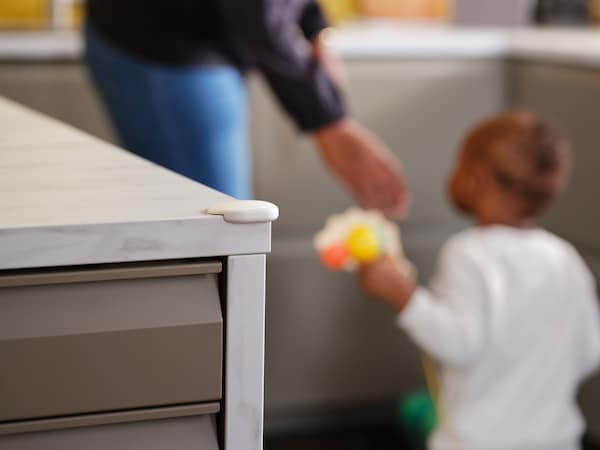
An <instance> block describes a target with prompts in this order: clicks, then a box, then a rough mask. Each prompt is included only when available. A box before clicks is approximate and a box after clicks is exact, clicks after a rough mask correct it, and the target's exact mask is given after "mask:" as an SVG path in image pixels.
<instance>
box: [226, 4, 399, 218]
mask: <svg viewBox="0 0 600 450" xmlns="http://www.w3.org/2000/svg"><path fill="white" fill-rule="evenodd" d="M219 4H220V5H221V8H222V11H223V13H224V17H225V20H226V23H227V25H228V28H229V31H230V33H232V35H233V39H235V41H236V45H237V46H238V47H239V48H241V49H242V50H243V51H244V53H245V54H246V55H248V56H249V58H250V60H251V62H252V63H253V64H254V65H256V66H257V67H258V68H259V69H260V71H261V72H262V73H263V74H264V76H265V78H266V79H267V81H268V83H269V84H270V86H271V89H272V90H273V92H274V93H275V94H276V96H277V98H278V100H279V102H280V103H281V105H282V106H283V107H284V109H285V110H287V112H288V113H289V114H290V116H291V117H292V118H293V119H294V120H295V122H296V123H297V125H298V126H299V127H300V129H302V130H304V131H307V132H312V134H313V136H314V138H315V142H316V144H317V146H318V148H319V150H320V154H321V157H322V159H323V161H324V162H325V163H326V165H327V166H328V167H329V169H330V170H331V171H332V172H333V173H334V174H335V175H336V176H337V177H338V179H340V181H341V182H342V183H343V184H344V185H345V186H346V187H347V188H348V189H349V190H350V191H351V192H352V193H353V194H354V196H355V197H356V199H357V200H358V202H359V203H360V204H361V205H362V206H363V207H365V208H369V209H379V210H381V211H383V212H384V213H385V214H387V215H388V216H391V217H403V216H404V215H405V214H406V211H407V209H408V206H409V204H410V194H409V192H408V189H407V187H406V184H405V181H404V177H403V175H402V170H401V166H400V163H399V162H398V161H397V159H396V158H395V157H394V156H393V155H392V153H391V152H390V151H389V149H388V148H387V147H386V146H385V144H383V142H381V141H380V140H379V139H377V137H376V136H374V135H373V134H372V133H370V132H369V131H368V130H366V129H365V128H363V127H362V126H360V125H359V124H357V123H355V122H354V121H352V120H350V119H347V118H346V111H345V108H344V102H343V98H342V93H341V91H340V89H339V87H338V86H337V84H336V82H335V81H333V78H332V76H330V74H329V73H328V71H327V69H326V64H321V62H320V61H319V57H318V52H317V54H315V51H314V47H313V45H311V43H310V42H309V40H308V39H307V36H311V35H312V33H313V32H314V31H315V30H318V29H319V27H320V26H321V25H319V24H318V23H317V22H318V19H316V18H317V17H318V16H317V15H318V14H321V12H320V10H315V9H314V8H315V5H316V4H315V3H314V0H220V2H219ZM311 17H312V18H311ZM315 24H316V25H315ZM301 26H302V29H301V28H300V27H301ZM313 41H314V39H313Z"/></svg>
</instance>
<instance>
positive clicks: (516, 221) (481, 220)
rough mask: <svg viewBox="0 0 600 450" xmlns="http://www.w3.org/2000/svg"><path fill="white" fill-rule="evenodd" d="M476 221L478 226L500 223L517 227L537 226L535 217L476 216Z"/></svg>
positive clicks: (529, 227)
mask: <svg viewBox="0 0 600 450" xmlns="http://www.w3.org/2000/svg"><path fill="white" fill-rule="evenodd" d="M476 222H477V224H478V225H479V226H480V227H491V226H494V225H502V226H505V227H512V228H519V229H523V230H526V229H531V228H535V227H536V226H537V220H535V219H531V218H529V219H523V218H509V217H502V218H500V217H495V218H492V217H483V216H477V217H476Z"/></svg>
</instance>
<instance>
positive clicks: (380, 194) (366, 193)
mask: <svg viewBox="0 0 600 450" xmlns="http://www.w3.org/2000/svg"><path fill="white" fill-rule="evenodd" d="M314 137H315V140H316V143H317V146H318V148H319V149H320V154H321V157H322V158H323V160H324V161H325V163H326V164H327V166H328V167H329V169H330V170H331V171H332V172H333V173H334V174H335V175H336V176H337V177H338V178H339V179H340V180H341V181H342V183H343V184H344V185H346V186H347V187H348V188H349V189H350V190H351V191H352V193H353V194H354V196H355V197H356V199H357V201H358V202H359V203H360V204H361V205H362V206H363V207H364V208H368V209H378V210H380V211H382V212H383V213H384V214H385V215H387V216H388V217H392V218H396V219H401V218H404V217H405V216H406V213H407V212H408V208H409V206H410V203H411V195H410V192H409V191H408V188H407V185H406V181H405V179H404V175H403V173H402V166H401V165H400V162H399V161H398V160H397V159H396V158H395V157H394V155H393V154H392V153H391V152H390V151H389V150H388V149H387V147H386V146H385V144H383V143H382V142H381V141H380V140H379V139H377V137H376V136H374V135H373V134H372V133H370V132H369V131H368V130H366V129H365V128H363V127H362V126H360V125H359V124H357V123H356V122H354V121H352V120H350V119H342V120H340V121H338V122H336V123H334V124H331V125H329V126H326V127H324V128H321V129H319V130H317V131H316V132H315V133H314Z"/></svg>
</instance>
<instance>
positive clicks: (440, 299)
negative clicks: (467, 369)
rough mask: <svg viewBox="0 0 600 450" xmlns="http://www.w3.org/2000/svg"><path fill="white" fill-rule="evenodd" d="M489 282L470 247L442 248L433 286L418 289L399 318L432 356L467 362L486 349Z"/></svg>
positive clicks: (449, 363) (446, 361)
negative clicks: (487, 282) (487, 288)
mask: <svg viewBox="0 0 600 450" xmlns="http://www.w3.org/2000/svg"><path fill="white" fill-rule="evenodd" d="M486 296H487V292H486V288H485V280H484V277H483V273H482V271H481V268H480V266H479V265H478V264H477V262H476V260H475V258H474V257H473V256H472V255H471V253H470V252H469V249H468V248H465V246H464V245H462V243H460V242H452V241H451V242H450V243H449V244H446V246H445V247H444V248H443V249H442V251H441V255H440V260H439V262H438V268H437V271H436V274H435V276H434V278H433V282H432V284H431V287H430V289H425V288H419V289H418V290H417V291H416V293H415V294H414V295H413V297H412V298H411V299H410V301H409V303H408V305H407V307H406V309H405V310H404V311H403V312H402V313H401V314H400V315H399V316H398V318H397V322H398V325H399V326H400V327H402V328H403V329H404V330H405V331H406V332H407V333H408V335H409V336H410V337H411V338H412V339H413V340H414V341H415V342H416V344H417V345H418V346H420V347H421V348H423V349H424V350H425V351H426V352H427V353H429V354H430V355H431V356H432V357H434V358H435V359H437V360H438V361H440V362H441V363H443V364H444V365H447V366H466V365H469V364H470V363H471V362H472V361H474V360H476V359H477V357H478V356H479V355H480V354H481V352H482V351H483V348H484V345H485V342H486V338H487V336H486V330H488V329H489V326H488V323H487V322H488V315H489V311H488V308H487V298H486Z"/></svg>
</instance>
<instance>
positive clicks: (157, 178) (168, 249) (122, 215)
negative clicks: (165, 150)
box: [0, 98, 270, 269]
mask: <svg viewBox="0 0 600 450" xmlns="http://www.w3.org/2000/svg"><path fill="white" fill-rule="evenodd" d="M231 200H232V199H231V198H230V197H227V196H226V195H223V194H221V193H218V192H216V191H214V190H212V189H209V188H207V187H204V186H202V185H200V184H198V183H195V182H193V181H191V180H189V179H187V178H184V177H182V176H180V175H177V174H175V173H173V172H170V171H168V170H166V169H163V168H161V167H159V166H156V165H154V164H152V163H150V162H147V161H145V160H143V159H141V158H138V157H137V156H135V155H133V154H131V153H128V152H126V151H124V150H121V149H119V148H116V147H114V146H112V145H110V144H106V143H104V142H102V141H100V140H98V139H96V138H94V137H91V136H89V135H87V134H85V133H83V132H80V131H78V130H76V129H74V128H72V127H69V126H67V125H64V124H62V123H60V122H58V121H56V120H53V119H50V118H48V117H46V116H43V115H42V114H39V113H36V112H33V111H31V110H28V109H26V108H24V107H22V106H19V105H17V104H15V103H12V102H10V101H7V100H3V99H1V98H0V269H15V268H27V267H45V266H61V265H78V264H92V263H108V262H125V261H148V260H159V259H173V258H188V257H205V256H220V255H237V254H255V253H266V252H268V251H269V250H270V224H268V223H262V224H244V225H235V224H230V223H226V222H225V221H224V220H223V218H222V217H221V216H210V215H208V214H206V213H205V210H206V209H207V208H209V207H214V206H217V205H219V204H222V203H226V202H229V201H231Z"/></svg>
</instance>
